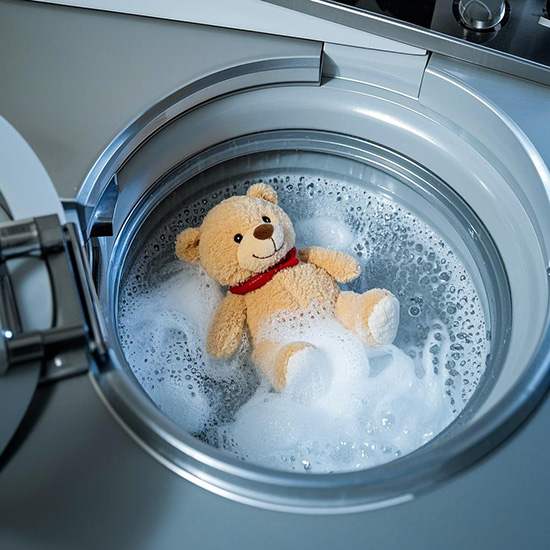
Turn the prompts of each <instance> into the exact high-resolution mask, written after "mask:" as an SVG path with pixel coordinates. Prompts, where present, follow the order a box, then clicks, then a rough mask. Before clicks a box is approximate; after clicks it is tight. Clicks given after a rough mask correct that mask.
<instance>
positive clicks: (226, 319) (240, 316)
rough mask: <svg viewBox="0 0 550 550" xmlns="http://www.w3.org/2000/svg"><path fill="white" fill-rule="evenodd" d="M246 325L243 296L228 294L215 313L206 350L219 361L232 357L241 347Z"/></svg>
mask: <svg viewBox="0 0 550 550" xmlns="http://www.w3.org/2000/svg"><path fill="white" fill-rule="evenodd" d="M245 324H246V305H245V301H244V298H243V296H238V295H235V294H231V293H228V294H227V296H226V297H225V298H224V299H223V301H222V303H221V304H220V305H219V306H218V309H217V310H216V312H215V313H214V318H213V319H212V322H211V324H210V328H209V330H208V336H207V338H206V350H207V351H208V353H209V354H210V355H213V356H214V357H217V358H219V359H227V358H229V357H231V355H233V354H234V353H235V351H236V350H237V348H238V347H239V344H240V343H241V339H242V336H243V332H244V327H245Z"/></svg>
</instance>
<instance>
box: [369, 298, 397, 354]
mask: <svg viewBox="0 0 550 550" xmlns="http://www.w3.org/2000/svg"><path fill="white" fill-rule="evenodd" d="M368 326H369V330H370V333H371V335H372V337H373V339H374V340H375V342H376V343H377V344H379V345H385V344H391V343H392V342H393V340H394V339H395V336H396V334H397V327H398V326H399V301H398V300H397V298H396V297H395V296H393V295H391V296H384V297H383V298H382V299H381V300H380V301H379V302H378V303H377V304H376V305H375V306H374V309H373V310H372V313H371V314H370V317H369V321H368Z"/></svg>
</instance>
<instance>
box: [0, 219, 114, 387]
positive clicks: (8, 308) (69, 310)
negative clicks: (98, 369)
mask: <svg viewBox="0 0 550 550" xmlns="http://www.w3.org/2000/svg"><path fill="white" fill-rule="evenodd" d="M25 256H31V257H39V258H40V259H41V260H43V261H44V262H45V264H46V266H47V270H48V274H49V278H50V285H51V289H52V297H53V304H54V318H53V322H52V326H51V327H50V328H47V329H44V330H32V331H25V330H24V328H23V327H22V326H21V318H20V315H19V311H18V308H17V303H16V299H15V295H14V292H13V288H12V281H11V279H10V273H9V270H8V269H7V265H6V264H7V262H8V261H9V260H11V259H13V258H20V257H25ZM0 323H1V329H2V335H1V338H0V375H2V374H4V373H5V372H6V371H7V370H8V369H10V368H13V367H16V366H17V365H21V364H24V363H27V362H30V361H41V362H42V364H43V370H42V376H41V379H40V382H41V383H46V382H51V381H54V380H59V379H61V378H66V377H68V376H74V375H75V374H80V373H83V372H86V371H87V370H88V369H89V364H90V361H89V355H90V354H91V355H92V356H95V358H96V359H98V360H101V359H102V358H103V357H104V356H105V355H106V353H107V345H106V339H105V330H104V326H103V321H102V316H101V313H100V309H99V304H98V300H97V296H96V293H95V288H94V286H93V283H92V279H91V275H90V269H89V266H88V263H87V260H86V256H85V254H84V251H83V248H82V246H81V244H80V240H79V236H78V232H77V229H76V226H75V225H74V224H70V223H69V224H66V225H61V223H60V221H59V218H58V217H57V216H56V215H52V216H43V217H39V218H33V219H29V220H23V221H14V222H6V223H2V224H0Z"/></svg>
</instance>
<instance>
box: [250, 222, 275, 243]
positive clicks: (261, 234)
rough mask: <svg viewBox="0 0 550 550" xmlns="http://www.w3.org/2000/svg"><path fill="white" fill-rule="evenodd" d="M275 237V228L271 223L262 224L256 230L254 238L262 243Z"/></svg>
mask: <svg viewBox="0 0 550 550" xmlns="http://www.w3.org/2000/svg"><path fill="white" fill-rule="evenodd" d="M271 235H273V226H272V225H271V224H270V223H262V225H259V226H258V227H256V229H254V237H256V238H257V239H259V240H260V241H265V240H266V239H269V238H270V237H271Z"/></svg>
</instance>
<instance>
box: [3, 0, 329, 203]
mask: <svg viewBox="0 0 550 550" xmlns="http://www.w3.org/2000/svg"><path fill="white" fill-rule="evenodd" d="M0 49H1V50H2V51H3V52H6V55H2V56H0V73H1V74H2V85H1V86H0V115H2V116H4V117H5V118H6V119H8V120H9V121H10V122H11V124H12V125H13V126H14V127H15V128H16V129H17V130H18V131H19V132H20V133H21V134H22V135H23V137H24V138H25V139H26V140H27V141H28V142H29V144H30V145H31V147H32V148H33V149H34V151H35V152H36V154H37V155H38V157H39V158H40V160H41V161H42V163H43V164H44V166H45V168H46V170H47V171H48V173H49V175H50V177H51V179H52V180H54V181H55V185H56V186H57V189H58V192H59V196H60V197H61V198H63V199H73V198H75V197H76V195H77V193H78V192H79V191H80V189H81V187H82V184H83V182H84V180H85V179H86V176H87V174H88V173H89V172H90V171H95V170H99V169H101V167H100V166H99V165H98V164H97V163H96V161H97V159H98V158H99V157H100V156H101V154H102V153H103V151H104V150H105V149H106V148H107V147H108V145H109V144H110V143H111V142H112V141H113V139H114V138H115V137H116V136H117V135H118V134H120V133H121V132H122V131H123V130H124V129H125V128H126V127H127V126H128V124H129V122H131V121H132V120H134V119H136V118H137V117H139V116H141V115H142V114H143V113H144V112H145V111H147V110H148V109H149V108H150V106H151V105H153V104H157V103H158V102H159V101H161V100H163V99H165V98H170V96H171V94H173V93H174V92H175V91H176V90H179V89H181V88H183V87H184V86H186V85H187V84H188V83H189V82H193V81H200V80H202V79H204V80H203V82H204V83H205V86H206V83H207V82H208V76H209V75H210V74H212V73H215V72H220V71H224V70H225V71H226V73H225V74H226V78H227V79H229V82H228V84H230V85H228V86H226V88H227V89H229V90H230V89H231V88H232V85H231V84H232V83H231V79H232V78H234V79H240V82H241V85H242V86H243V87H250V86H256V85H262V84H266V83H269V82H270V83H272V84H273V85H277V84H279V83H281V82H289V81H298V82H300V81H302V82H304V81H307V82H315V81H318V79H319V72H320V71H319V68H320V61H321V60H320V57H321V45H320V44H319V43H315V42H310V41H307V40H298V39H288V38H285V37H279V36H266V35H262V34H255V33H248V32H245V31H234V30H229V29H220V28H215V27H202V26H199V25H193V24H182V23H174V22H171V21H162V20H158V19H147V18H143V17H136V16H127V15H118V14H111V13H105V12H98V11H93V10H82V9H74V8H65V7H62V6H51V5H47V4H38V3H34V2H26V1H21V0H1V1H0ZM7 52H9V54H8V53H7ZM236 64H237V65H241V68H240V69H239V68H235V69H234V70H233V67H234V65H236ZM195 93H196V95H200V89H197V90H195ZM156 123H157V124H158V125H161V124H162V121H161V120H157V121H156ZM126 137H128V136H126Z"/></svg>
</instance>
